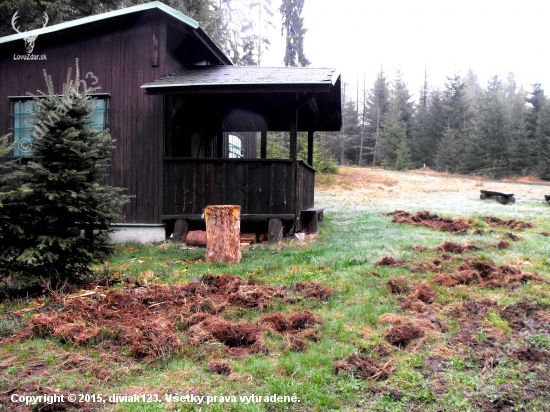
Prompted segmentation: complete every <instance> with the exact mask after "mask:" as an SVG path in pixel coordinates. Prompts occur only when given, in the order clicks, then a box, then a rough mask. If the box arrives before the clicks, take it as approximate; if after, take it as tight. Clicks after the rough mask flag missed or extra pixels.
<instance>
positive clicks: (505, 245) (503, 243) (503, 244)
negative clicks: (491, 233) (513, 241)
mask: <svg viewBox="0 0 550 412" xmlns="http://www.w3.org/2000/svg"><path fill="white" fill-rule="evenodd" d="M509 247H510V242H506V241H505V240H501V241H500V242H498V244H497V249H500V250H503V249H508V248H509Z"/></svg>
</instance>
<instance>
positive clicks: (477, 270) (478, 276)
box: [433, 261, 548, 287]
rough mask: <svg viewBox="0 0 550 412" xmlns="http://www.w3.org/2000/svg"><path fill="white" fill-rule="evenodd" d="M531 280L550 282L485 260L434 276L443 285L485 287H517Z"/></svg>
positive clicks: (465, 263) (463, 264) (467, 263)
mask: <svg viewBox="0 0 550 412" xmlns="http://www.w3.org/2000/svg"><path fill="white" fill-rule="evenodd" d="M529 280H532V281H536V282H541V283H548V282H547V281H546V280H544V279H543V278H542V277H541V276H539V275H536V274H533V273H524V272H522V271H520V270H519V269H516V268H514V267H512V266H508V265H503V266H497V265H492V264H490V263H487V262H484V261H474V262H463V263H462V264H461V265H460V266H459V267H458V268H457V272H455V273H442V274H438V275H436V276H435V277H434V278H433V281H434V282H435V283H437V284H438V285H441V286H455V285H458V284H464V285H469V284H474V285H480V286H484V287H501V286H512V287H517V286H520V285H521V284H522V283H525V282H527V281H529Z"/></svg>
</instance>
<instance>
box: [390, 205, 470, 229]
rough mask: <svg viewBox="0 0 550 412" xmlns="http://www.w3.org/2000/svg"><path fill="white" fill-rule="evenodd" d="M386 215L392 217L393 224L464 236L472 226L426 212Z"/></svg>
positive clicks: (403, 212) (400, 211) (402, 212)
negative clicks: (421, 227)
mask: <svg viewBox="0 0 550 412" xmlns="http://www.w3.org/2000/svg"><path fill="white" fill-rule="evenodd" d="M388 215H390V216H393V219H392V221H393V222H395V223H404V224H408V225H413V226H425V227H428V228H430V229H433V230H443V231H447V232H452V233H456V234H465V233H467V231H468V229H471V228H472V225H471V224H470V223H469V222H468V221H467V220H465V219H451V218H443V217H440V216H438V215H436V214H435V213H430V212H428V211H422V212H418V213H417V214H416V215H413V214H412V213H409V212H405V211H403V210H396V211H394V212H391V213H388Z"/></svg>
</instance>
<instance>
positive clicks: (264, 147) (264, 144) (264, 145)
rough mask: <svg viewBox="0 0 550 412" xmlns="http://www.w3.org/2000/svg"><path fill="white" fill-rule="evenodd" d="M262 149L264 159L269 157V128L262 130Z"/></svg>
mask: <svg viewBox="0 0 550 412" xmlns="http://www.w3.org/2000/svg"><path fill="white" fill-rule="evenodd" d="M260 151H261V154H260V157H261V158H262V159H265V158H266V157H267V130H262V137H261V149H260Z"/></svg>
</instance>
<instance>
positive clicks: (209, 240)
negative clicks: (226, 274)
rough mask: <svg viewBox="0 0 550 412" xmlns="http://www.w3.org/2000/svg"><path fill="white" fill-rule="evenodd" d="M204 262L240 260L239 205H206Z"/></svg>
mask: <svg viewBox="0 0 550 412" xmlns="http://www.w3.org/2000/svg"><path fill="white" fill-rule="evenodd" d="M204 219H205V221H206V262H207V263H213V262H223V263H239V262H240V261H241V239H240V233H241V207H240V206H235V205H216V206H207V207H206V209H204Z"/></svg>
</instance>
